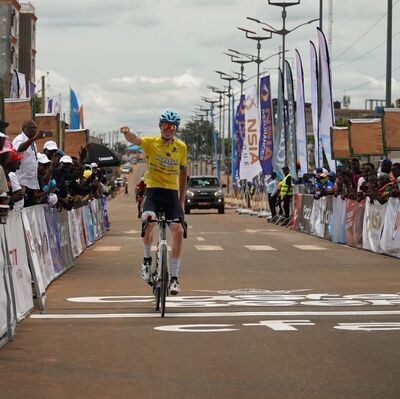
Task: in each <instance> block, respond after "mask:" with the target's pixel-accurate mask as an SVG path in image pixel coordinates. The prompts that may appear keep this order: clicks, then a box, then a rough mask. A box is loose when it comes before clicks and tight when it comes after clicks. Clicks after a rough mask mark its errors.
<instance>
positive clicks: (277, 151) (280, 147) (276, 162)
mask: <svg viewBox="0 0 400 399" xmlns="http://www.w3.org/2000/svg"><path fill="white" fill-rule="evenodd" d="M278 79H279V80H278V104H277V107H278V109H277V114H278V117H277V126H276V127H275V134H274V152H273V157H272V165H273V167H274V170H276V171H279V172H280V173H281V174H282V172H281V171H282V168H283V167H284V166H285V161H286V160H285V157H286V154H285V104H284V98H283V75H282V71H281V70H279V73H278Z"/></svg>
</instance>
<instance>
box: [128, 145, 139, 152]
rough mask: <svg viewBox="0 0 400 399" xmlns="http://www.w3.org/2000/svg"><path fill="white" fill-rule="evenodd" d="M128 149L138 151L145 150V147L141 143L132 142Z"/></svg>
mask: <svg viewBox="0 0 400 399" xmlns="http://www.w3.org/2000/svg"><path fill="white" fill-rule="evenodd" d="M127 150H128V151H138V152H143V148H142V147H140V145H136V144H132V145H130V146H129V147H128V148H127Z"/></svg>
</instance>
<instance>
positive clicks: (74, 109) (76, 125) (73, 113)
mask: <svg viewBox="0 0 400 399" xmlns="http://www.w3.org/2000/svg"><path fill="white" fill-rule="evenodd" d="M69 128H70V129H80V116H79V103H78V98H77V97H76V94H75V92H74V91H73V90H72V89H70V117H69Z"/></svg>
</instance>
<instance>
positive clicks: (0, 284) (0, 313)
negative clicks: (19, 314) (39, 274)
mask: <svg viewBox="0 0 400 399" xmlns="http://www.w3.org/2000/svg"><path fill="white" fill-rule="evenodd" d="M3 239H4V235H3V229H1V232H0V240H1V242H3ZM7 274H8V271H7V267H6V261H5V258H4V253H3V248H2V245H0V340H1V337H3V336H4V335H5V334H6V333H7V323H8V320H7V305H8V298H7V289H6V282H7V280H8V279H7Z"/></svg>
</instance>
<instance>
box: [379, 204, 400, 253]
mask: <svg viewBox="0 0 400 399" xmlns="http://www.w3.org/2000/svg"><path fill="white" fill-rule="evenodd" d="M380 244H381V248H382V250H383V252H385V253H386V254H388V255H391V256H395V257H397V258H400V201H399V200H398V199H397V198H389V201H388V202H387V208H386V217H385V226H384V228H383V232H382V238H381V242H380Z"/></svg>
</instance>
